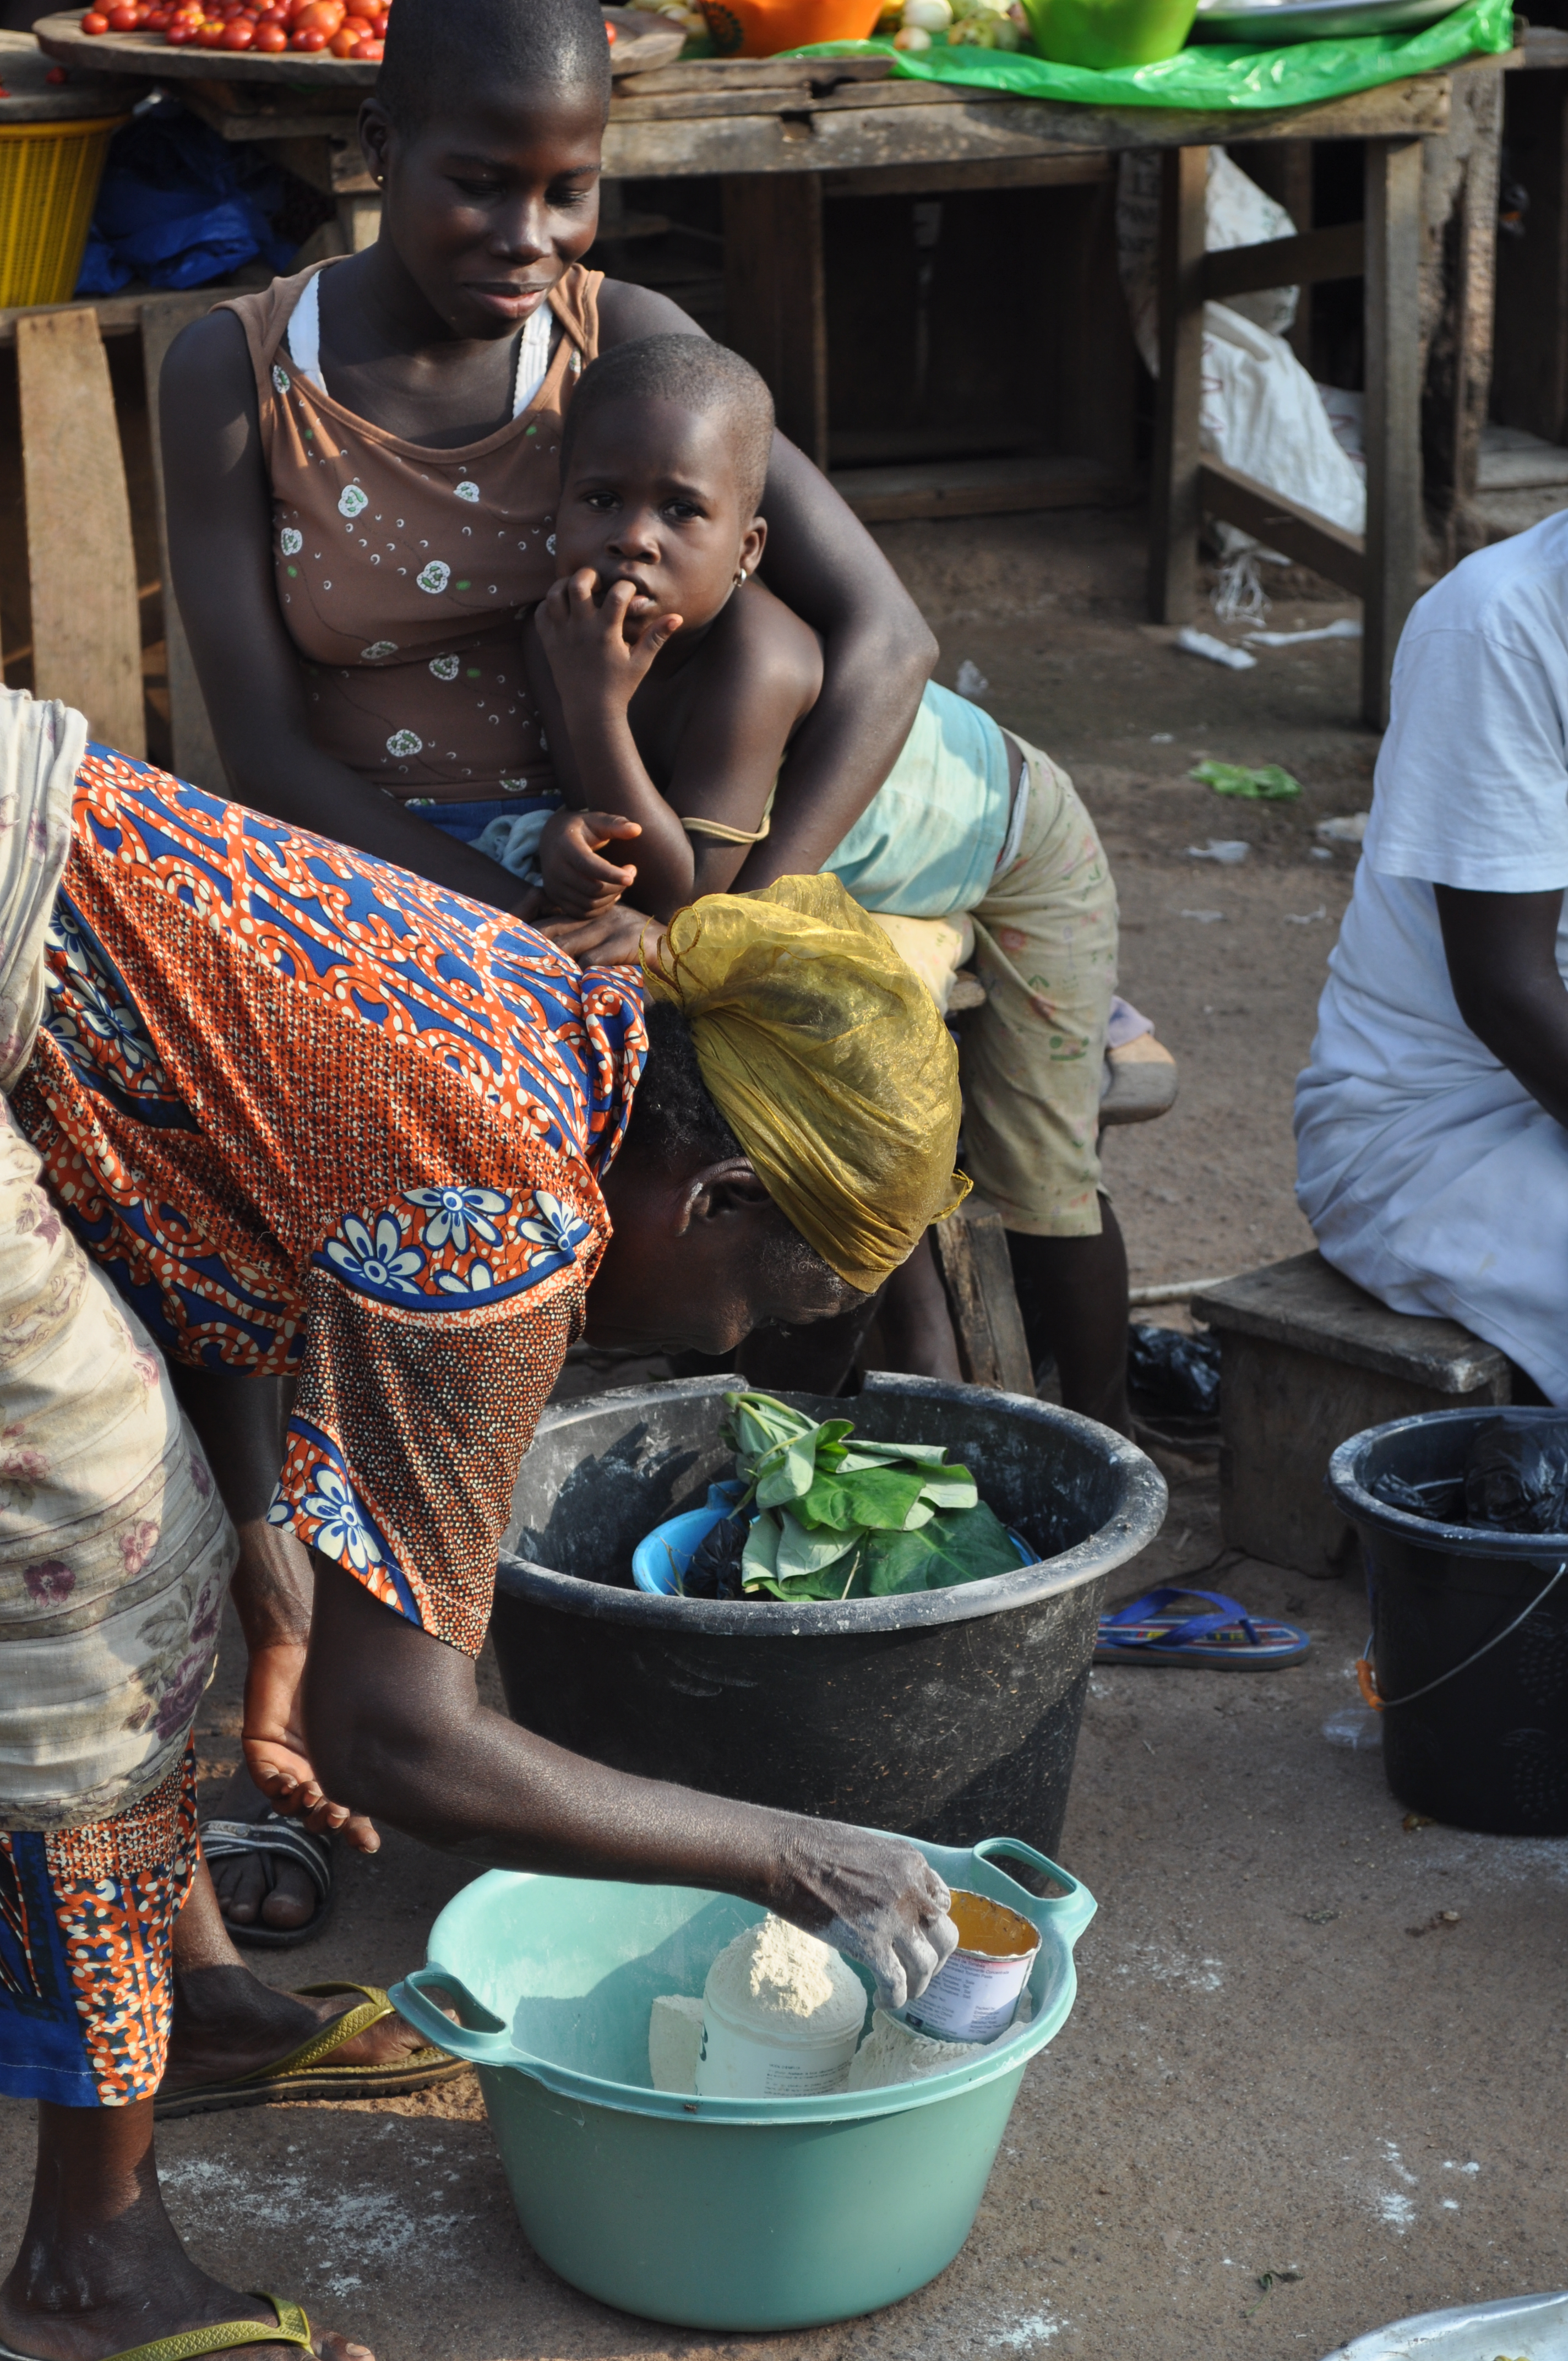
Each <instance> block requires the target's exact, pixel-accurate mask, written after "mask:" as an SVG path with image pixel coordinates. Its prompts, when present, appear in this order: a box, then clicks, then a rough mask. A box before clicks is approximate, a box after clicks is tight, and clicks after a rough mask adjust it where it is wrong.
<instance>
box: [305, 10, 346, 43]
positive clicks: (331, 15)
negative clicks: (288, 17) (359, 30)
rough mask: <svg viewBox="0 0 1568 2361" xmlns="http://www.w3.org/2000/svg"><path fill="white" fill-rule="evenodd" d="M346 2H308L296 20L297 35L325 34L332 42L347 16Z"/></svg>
mask: <svg viewBox="0 0 1568 2361" xmlns="http://www.w3.org/2000/svg"><path fill="white" fill-rule="evenodd" d="M347 14H348V11H347V9H346V8H345V6H344V0H306V5H305V6H304V7H303V8H302V9H301V11H300V13H299V15H298V16H296V17H295V19H294V30H295V31H296V32H297V33H324V34H325V35H326V37H327V39H328V40H329V41H330V40H331V38H332V37H333V35H334V33H335V32H336V31H337V29H338V27H340V26H341V24H342V23H343V20H344V18H345V16H347Z"/></svg>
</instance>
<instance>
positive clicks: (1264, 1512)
mask: <svg viewBox="0 0 1568 2361" xmlns="http://www.w3.org/2000/svg"><path fill="white" fill-rule="evenodd" d="M1192 1312H1193V1317H1194V1318H1195V1319H1198V1320H1202V1321H1206V1322H1207V1323H1209V1325H1210V1327H1211V1328H1212V1330H1213V1332H1214V1334H1216V1335H1217V1336H1218V1338H1219V1340H1220V1359H1221V1377H1220V1436H1221V1441H1220V1523H1221V1530H1222V1532H1223V1535H1224V1539H1225V1543H1226V1545H1227V1547H1228V1548H1231V1549H1240V1550H1245V1552H1246V1554H1247V1555H1248V1556H1249V1557H1260V1558H1263V1559H1266V1561H1267V1562H1268V1563H1269V1564H1271V1565H1290V1566H1295V1567H1297V1568H1298V1569H1299V1571H1300V1572H1301V1573H1302V1574H1310V1575H1317V1576H1332V1575H1337V1574H1342V1573H1344V1572H1345V1571H1347V1570H1348V1569H1350V1568H1352V1567H1354V1564H1355V1554H1354V1553H1355V1536H1354V1530H1353V1529H1352V1527H1351V1526H1350V1525H1348V1524H1347V1523H1346V1522H1345V1521H1344V1519H1343V1517H1342V1516H1341V1514H1340V1512H1339V1510H1338V1509H1337V1508H1336V1507H1335V1506H1334V1504H1333V1501H1332V1499H1331V1498H1330V1496H1329V1493H1328V1490H1327V1487H1326V1484H1325V1481H1324V1479H1325V1477H1327V1474H1328V1466H1329V1460H1330V1457H1331V1456H1332V1454H1333V1452H1334V1451H1335V1450H1336V1449H1337V1448H1338V1446H1339V1445H1340V1444H1342V1443H1344V1442H1347V1441H1348V1440H1349V1438H1350V1437H1351V1436H1352V1435H1353V1434H1359V1433H1362V1432H1363V1430H1364V1429H1365V1428H1366V1427H1369V1426H1381V1425H1383V1424H1384V1423H1385V1422H1386V1421H1387V1420H1389V1419H1395V1418H1413V1417H1415V1416H1417V1415H1418V1414H1419V1413H1420V1412H1421V1411H1434V1410H1464V1409H1467V1408H1476V1407H1481V1406H1484V1405H1486V1404H1487V1403H1491V1402H1507V1401H1511V1400H1513V1394H1514V1377H1515V1372H1514V1369H1513V1365H1512V1363H1511V1362H1510V1361H1509V1360H1508V1356H1507V1355H1506V1354H1504V1353H1500V1352H1499V1351H1498V1350H1497V1346H1496V1345H1486V1344H1483V1343H1482V1341H1481V1339H1480V1338H1479V1337H1478V1336H1473V1335H1472V1334H1470V1332H1469V1330H1468V1329H1466V1328H1461V1327H1460V1326H1459V1324H1458V1323H1457V1322H1456V1321H1453V1320H1422V1319H1412V1318H1411V1317H1409V1315H1408V1314H1407V1313H1405V1312H1390V1311H1389V1309H1388V1307H1387V1304H1385V1303H1379V1302H1378V1301H1377V1299H1376V1296H1372V1295H1368V1294H1367V1293H1366V1292H1365V1290H1364V1289H1362V1288H1359V1287H1357V1286H1355V1285H1354V1283H1353V1282H1352V1281H1351V1280H1350V1279H1345V1278H1343V1276H1342V1275H1341V1273H1340V1272H1338V1271H1337V1270H1333V1269H1332V1268H1330V1266H1329V1265H1328V1264H1327V1263H1326V1262H1325V1261H1324V1260H1323V1258H1322V1257H1321V1255H1319V1254H1304V1255H1293V1256H1292V1257H1290V1259H1289V1260H1288V1262H1278V1263H1274V1264H1271V1265H1270V1266H1269V1267H1268V1268H1266V1269H1265V1270H1255V1271H1248V1272H1247V1273H1246V1274H1245V1276H1244V1277H1242V1278H1240V1279H1227V1280H1226V1281H1225V1282H1224V1283H1223V1285H1222V1286H1219V1287H1213V1288H1210V1289H1209V1290H1207V1291H1206V1292H1205V1293H1204V1294H1202V1295H1198V1296H1195V1297H1194V1298H1193V1300H1192Z"/></svg>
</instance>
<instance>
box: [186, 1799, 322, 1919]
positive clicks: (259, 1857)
mask: <svg viewBox="0 0 1568 2361" xmlns="http://www.w3.org/2000/svg"><path fill="white" fill-rule="evenodd" d="M271 1808H272V1807H271V1805H270V1804H269V1802H268V1799H267V1797H266V1796H265V1795H263V1794H262V1792H261V1790H260V1788H259V1787H258V1786H257V1785H256V1784H255V1782H254V1781H253V1780H252V1778H251V1776H250V1773H249V1772H248V1771H247V1769H246V1767H245V1765H244V1763H241V1764H240V1766H239V1768H238V1770H237V1771H236V1773H235V1774H234V1777H233V1778H232V1779H231V1780H230V1781H229V1784H228V1785H227V1787H226V1788H225V1790H224V1795H223V1800H222V1802H221V1803H220V1804H219V1806H218V1807H217V1810H216V1811H215V1812H214V1813H212V1814H210V1815H209V1817H211V1818H213V1819H217V1820H246V1821H255V1820H261V1819H265V1818H266V1817H267V1814H268V1813H269V1811H270V1810H271ZM212 1871H213V1883H214V1887H215V1888H216V1891H217V1896H218V1907H219V1909H220V1910H221V1911H222V1912H223V1914H224V1916H225V1919H226V1920H227V1921H228V1924H229V1925H230V1926H231V1927H254V1926H256V1925H257V1924H258V1921H259V1923H260V1924H261V1925H262V1926H263V1927H273V1928H275V1929H276V1931H277V1932H278V1933H279V1934H280V1935H281V1934H288V1933H291V1931H292V1930H293V1929H294V1928H295V1927H307V1926H309V1924H310V1922H311V1920H312V1919H313V1917H314V1916H315V1915H316V1912H317V1910H318V1909H319V1908H320V1906H321V1896H320V1895H319V1894H318V1893H317V1891H316V1887H315V1883H314V1881H313V1878H312V1876H311V1873H310V1872H309V1871H308V1870H307V1869H305V1868H303V1867H302V1865H301V1864H300V1862H298V1861H290V1860H289V1859H288V1858H287V1857H286V1856H285V1855H282V1854H280V1853H259V1852H253V1853H245V1854H236V1855H234V1856H232V1857H231V1858H230V1859H228V1860H226V1861H214V1862H213V1864H212Z"/></svg>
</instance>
